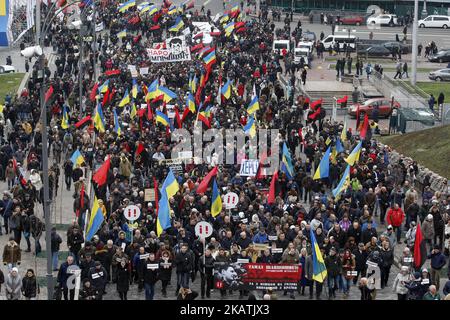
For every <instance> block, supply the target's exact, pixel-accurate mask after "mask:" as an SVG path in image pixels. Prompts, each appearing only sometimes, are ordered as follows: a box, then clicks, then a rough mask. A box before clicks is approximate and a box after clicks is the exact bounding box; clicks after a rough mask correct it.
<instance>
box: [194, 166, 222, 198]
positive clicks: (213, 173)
mask: <svg viewBox="0 0 450 320" xmlns="http://www.w3.org/2000/svg"><path fill="white" fill-rule="evenodd" d="M217 172H218V169H217V167H214V168H213V169H212V170H211V171H210V172H209V173H208V174H207V175H206V177H204V178H203V180H202V182H200V184H199V185H198V187H197V194H201V193H205V192H206V190H207V189H208V186H209V183H210V182H211V179H212V178H213V177H215V176H216V175H217Z"/></svg>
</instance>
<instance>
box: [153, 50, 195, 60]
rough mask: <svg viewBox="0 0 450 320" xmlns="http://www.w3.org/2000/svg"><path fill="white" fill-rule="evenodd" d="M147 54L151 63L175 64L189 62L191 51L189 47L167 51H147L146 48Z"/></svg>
mask: <svg viewBox="0 0 450 320" xmlns="http://www.w3.org/2000/svg"><path fill="white" fill-rule="evenodd" d="M147 54H148V57H149V58H150V61H151V62H153V63H162V62H177V61H190V60H191V50H190V49H189V47H178V48H174V47H172V48H168V49H149V48H147Z"/></svg>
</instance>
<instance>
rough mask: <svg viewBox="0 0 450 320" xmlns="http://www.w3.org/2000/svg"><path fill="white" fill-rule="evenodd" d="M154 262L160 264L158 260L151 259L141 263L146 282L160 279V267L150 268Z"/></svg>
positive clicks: (150, 282) (154, 281)
mask: <svg viewBox="0 0 450 320" xmlns="http://www.w3.org/2000/svg"><path fill="white" fill-rule="evenodd" d="M152 264H158V262H157V261H150V259H147V260H145V263H141V264H139V267H140V268H141V274H142V278H143V279H144V283H147V284H155V283H156V282H157V281H158V268H157V269H150V268H149V266H150V265H152Z"/></svg>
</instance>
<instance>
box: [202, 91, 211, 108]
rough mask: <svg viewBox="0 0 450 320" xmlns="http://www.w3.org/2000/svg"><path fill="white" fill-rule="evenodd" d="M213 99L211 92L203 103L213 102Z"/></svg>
mask: <svg viewBox="0 0 450 320" xmlns="http://www.w3.org/2000/svg"><path fill="white" fill-rule="evenodd" d="M211 99H212V94H210V95H209V96H207V97H206V99H205V101H204V102H203V105H205V106H206V105H208V103H210V102H211Z"/></svg>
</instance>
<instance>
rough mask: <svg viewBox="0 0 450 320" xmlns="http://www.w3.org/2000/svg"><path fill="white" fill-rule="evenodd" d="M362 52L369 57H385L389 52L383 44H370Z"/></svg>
mask: <svg viewBox="0 0 450 320" xmlns="http://www.w3.org/2000/svg"><path fill="white" fill-rule="evenodd" d="M364 53H365V54H366V55H368V56H370V57H387V56H389V55H390V54H391V52H390V51H389V50H388V49H386V48H385V47H383V46H372V47H369V48H367V49H366V50H364Z"/></svg>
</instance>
